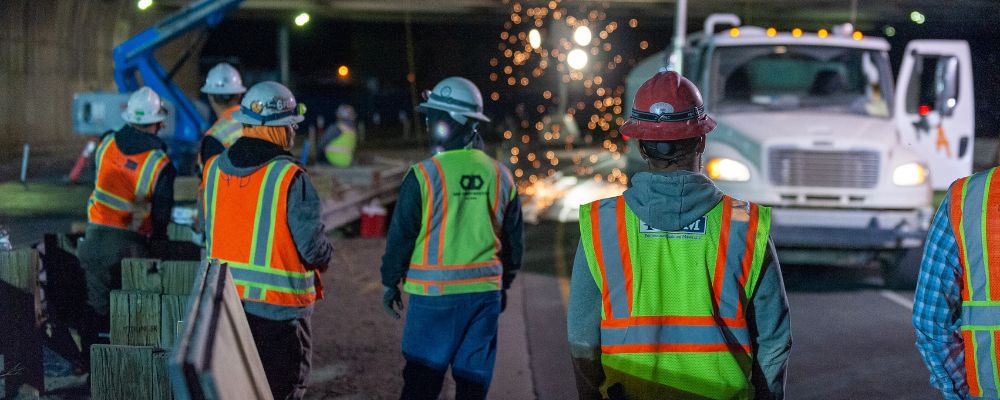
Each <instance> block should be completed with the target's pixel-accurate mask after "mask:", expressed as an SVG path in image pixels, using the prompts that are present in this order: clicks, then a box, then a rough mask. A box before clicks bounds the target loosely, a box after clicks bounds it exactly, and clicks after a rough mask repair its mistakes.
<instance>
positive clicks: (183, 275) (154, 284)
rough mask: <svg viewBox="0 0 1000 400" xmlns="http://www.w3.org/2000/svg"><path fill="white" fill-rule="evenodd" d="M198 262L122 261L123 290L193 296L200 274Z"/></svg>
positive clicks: (139, 259)
mask: <svg viewBox="0 0 1000 400" xmlns="http://www.w3.org/2000/svg"><path fill="white" fill-rule="evenodd" d="M198 266H199V263H198V262H197V261H160V260H156V259H151V258H126V259H124V260H122V290H135V291H142V292H149V293H160V294H176V295H187V294H191V285H192V283H193V282H194V281H195V275H197V273H198Z"/></svg>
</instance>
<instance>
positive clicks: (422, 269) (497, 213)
mask: <svg viewBox="0 0 1000 400" xmlns="http://www.w3.org/2000/svg"><path fill="white" fill-rule="evenodd" d="M413 170H414V173H415V174H414V175H415V176H416V177H417V180H418V182H419V183H420V191H421V194H422V197H423V210H424V212H423V218H422V221H423V224H422V225H423V226H422V228H421V230H420V233H419V236H418V238H417V242H416V247H415V250H414V251H413V256H412V258H411V262H410V271H409V272H408V274H407V278H406V283H405V285H404V289H405V290H406V291H407V292H409V293H415V294H424V295H442V294H458V293H471V292H483V291H495V290H500V275H501V269H502V266H501V262H500V258H499V256H500V254H499V253H500V238H499V236H498V232H499V231H500V227H501V226H503V214H504V211H505V210H506V209H507V204H509V203H510V202H511V201H514V196H515V195H516V194H515V192H514V181H513V178H512V177H511V175H510V171H508V170H507V168H506V167H504V166H502V165H500V164H499V163H497V162H496V161H494V160H493V159H491V158H490V157H489V156H487V155H486V154H485V153H483V152H482V151H480V150H452V151H446V152H442V153H438V154H437V155H435V156H434V157H431V158H428V159H426V160H424V161H422V162H420V163H418V164H416V165H414V166H413Z"/></svg>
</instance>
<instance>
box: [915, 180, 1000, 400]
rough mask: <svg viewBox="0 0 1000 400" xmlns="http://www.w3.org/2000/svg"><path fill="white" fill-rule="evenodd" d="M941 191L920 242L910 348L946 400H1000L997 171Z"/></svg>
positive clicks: (999, 187)
mask: <svg viewBox="0 0 1000 400" xmlns="http://www.w3.org/2000/svg"><path fill="white" fill-rule="evenodd" d="M997 170H998V168H997V167H994V168H990V169H988V170H986V171H983V172H979V173H977V174H974V175H972V176H968V177H965V178H962V179H959V180H957V181H955V182H954V183H952V185H951V188H950V189H948V195H947V196H946V197H945V199H944V201H943V202H942V203H941V206H940V207H939V208H938V210H937V215H935V216H934V222H932V224H931V228H930V230H929V231H928V233H927V240H926V241H925V242H924V256H923V260H922V261H921V265H920V277H919V279H918V282H917V291H916V294H915V296H914V302H913V325H914V327H915V328H916V333H917V349H918V350H920V354H921V355H922V356H923V358H924V362H925V363H926V364H927V368H928V369H929V370H930V373H931V379H930V380H931V385H932V386H934V387H935V388H936V389H938V390H940V391H941V393H942V394H943V395H944V398H945V399H968V398H975V399H998V398H1000V384H998V383H997V382H998V380H1000V369H998V367H997V363H996V359H997V354H998V349H1000V289H998V288H1000V173H997Z"/></svg>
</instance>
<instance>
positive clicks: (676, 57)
mask: <svg viewBox="0 0 1000 400" xmlns="http://www.w3.org/2000/svg"><path fill="white" fill-rule="evenodd" d="M686 41H687V0H677V12H676V13H675V15H674V45H673V51H672V52H671V53H670V65H668V66H667V69H669V70H671V71H677V73H678V74H683V73H684V71H683V67H684V45H685V42H686Z"/></svg>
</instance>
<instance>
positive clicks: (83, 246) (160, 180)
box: [77, 87, 177, 366]
mask: <svg viewBox="0 0 1000 400" xmlns="http://www.w3.org/2000/svg"><path fill="white" fill-rule="evenodd" d="M165 118H166V111H165V109H164V108H163V104H162V102H161V101H160V96H159V95H157V94H156V92H154V91H153V90H152V89H150V88H148V87H143V88H141V89H139V90H138V91H136V92H135V93H133V94H132V96H131V97H129V100H128V105H127V106H126V109H125V111H124V112H122V119H123V120H124V121H125V122H126V125H125V126H124V127H122V128H121V129H120V130H118V131H117V132H114V133H110V134H107V135H105V136H104V137H103V138H102V139H101V142H100V144H99V145H98V146H97V151H96V152H95V156H94V161H95V164H96V167H97V168H96V169H97V176H96V181H95V182H94V191H93V192H92V193H91V195H90V198H89V199H88V201H87V230H86V234H85V236H84V238H83V239H81V240H80V244H79V246H78V249H77V256H78V257H79V259H80V264H81V267H82V268H83V270H84V273H85V277H86V282H87V299H88V301H87V304H88V305H89V307H88V313H90V312H92V313H93V315H88V316H86V317H85V318H83V319H84V320H85V321H86V323H85V324H84V326H83V327H81V332H80V333H81V335H80V336H81V341H82V342H83V343H82V344H83V347H84V355H85V356H87V355H89V350H90V345H91V344H93V343H96V342H98V341H99V333H100V332H107V331H108V329H109V328H110V322H109V315H108V314H109V312H110V292H111V291H112V290H115V289H120V288H121V279H120V277H121V266H120V265H121V260H122V259H123V258H126V257H145V256H147V255H149V251H150V247H152V248H153V250H155V253H156V254H153V255H154V256H161V255H162V254H160V253H161V252H162V251H161V249H163V248H165V247H166V246H165V243H166V242H167V225H168V224H169V223H170V215H171V209H172V208H173V204H174V177H175V176H176V175H177V173H176V170H175V169H174V166H173V165H172V164H171V163H170V158H169V157H167V153H166V149H167V147H166V145H165V144H164V143H163V141H162V140H160V138H158V137H156V133H157V132H159V130H160V129H162V128H163V120H164V119H165ZM87 365H88V366H89V364H87Z"/></svg>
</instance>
